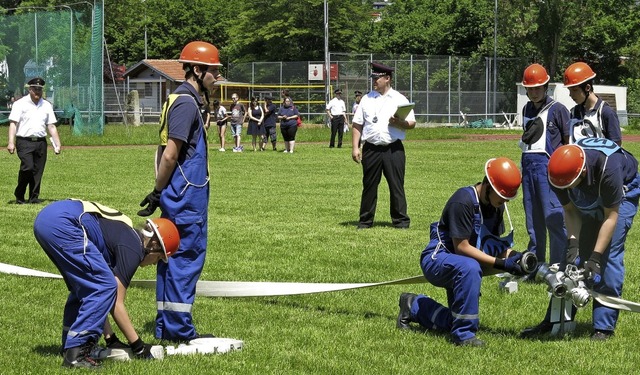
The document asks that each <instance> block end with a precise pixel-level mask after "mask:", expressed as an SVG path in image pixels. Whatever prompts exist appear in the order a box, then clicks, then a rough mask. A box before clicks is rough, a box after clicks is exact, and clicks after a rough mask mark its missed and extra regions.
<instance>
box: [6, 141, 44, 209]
mask: <svg viewBox="0 0 640 375" xmlns="http://www.w3.org/2000/svg"><path fill="white" fill-rule="evenodd" d="M16 151H17V153H18V158H20V171H19V172H18V186H16V189H15V190H14V192H13V194H14V195H15V196H16V199H18V200H24V195H25V193H26V191H27V187H29V200H33V199H37V198H38V196H39V195H40V181H42V174H43V173H44V166H45V164H46V163H47V140H46V138H39V139H38V140H32V139H31V138H22V137H16Z"/></svg>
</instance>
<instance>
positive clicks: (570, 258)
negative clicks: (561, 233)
mask: <svg viewBox="0 0 640 375" xmlns="http://www.w3.org/2000/svg"><path fill="white" fill-rule="evenodd" d="M565 262H567V264H572V265H574V266H577V265H578V264H580V249H578V240H577V239H576V238H570V239H569V241H568V243H567V254H566V255H565Z"/></svg>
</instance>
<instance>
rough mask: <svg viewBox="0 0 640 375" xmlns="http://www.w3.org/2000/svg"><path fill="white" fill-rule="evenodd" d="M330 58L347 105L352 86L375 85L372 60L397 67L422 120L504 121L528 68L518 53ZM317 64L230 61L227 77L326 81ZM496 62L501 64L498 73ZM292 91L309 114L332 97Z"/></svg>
mask: <svg viewBox="0 0 640 375" xmlns="http://www.w3.org/2000/svg"><path fill="white" fill-rule="evenodd" d="M330 60H331V61H330V65H331V69H330V71H331V73H330V76H331V80H330V85H331V87H332V88H340V89H342V91H343V92H344V93H345V94H344V95H343V98H344V99H345V101H346V102H347V108H351V104H352V101H353V100H354V95H353V92H354V91H356V90H358V91H362V92H368V91H370V90H371V80H370V79H369V73H370V63H371V62H372V61H376V62H380V63H383V64H385V65H388V66H391V67H393V68H394V69H395V74H394V77H393V83H392V85H393V87H394V88H395V89H396V90H398V91H400V92H402V93H403V94H404V95H405V96H406V97H407V98H408V99H409V101H412V102H415V103H416V107H415V113H416V118H417V120H418V122H420V123H448V124H452V123H453V124H457V123H461V122H463V120H465V119H468V120H470V121H473V120H479V119H485V120H491V122H502V121H504V120H505V117H507V116H512V115H513V114H515V113H517V111H518V109H517V108H516V105H517V103H516V102H517V88H516V82H518V81H519V80H521V79H522V70H523V69H524V68H525V67H526V61H525V60H524V59H517V58H510V59H505V58H498V59H495V60H494V59H493V58H477V59H474V58H468V57H454V56H415V55H411V56H404V57H394V58H390V57H388V56H377V55H362V54H359V55H358V54H335V53H332V54H331V55H330ZM318 65H320V66H322V65H323V62H317V61H308V62H304V61H298V62H253V63H237V64H233V63H232V64H229V67H228V72H227V78H228V79H230V80H231V81H234V82H243V83H248V84H254V85H265V84H274V85H281V86H286V85H288V84H290V85H301V84H313V83H322V82H323V81H316V80H310V78H311V74H310V73H311V72H310V70H311V69H312V67H316V66H318ZM494 66H497V70H496V71H495V72H494ZM494 76H495V79H494ZM328 91H329V90H327V92H328ZM291 95H292V97H293V99H294V100H295V101H296V103H300V104H302V105H303V107H302V108H301V110H302V111H303V112H305V113H307V114H309V115H322V114H323V113H324V106H323V105H322V104H320V103H322V102H323V101H326V100H327V99H328V98H327V97H326V93H319V92H317V90H316V91H315V92H311V91H305V90H303V89H296V91H294V92H291ZM311 102H315V103H311ZM462 114H464V116H463V115H462Z"/></svg>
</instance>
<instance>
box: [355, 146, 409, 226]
mask: <svg viewBox="0 0 640 375" xmlns="http://www.w3.org/2000/svg"><path fill="white" fill-rule="evenodd" d="M404 172H405V154H404V146H403V145H402V142H401V141H399V140H398V141H395V142H393V143H391V144H389V145H383V146H376V145H374V144H371V143H368V142H365V143H364V146H362V200H361V201H360V226H361V227H370V226H372V225H373V218H374V217H375V214H376V205H377V203H378V185H379V184H380V179H381V177H382V175H383V174H384V178H385V179H386V180H387V184H388V185H389V199H390V202H389V203H390V207H389V213H390V215H391V222H392V224H393V226H394V227H397V228H408V227H409V224H410V219H409V216H408V215H407V199H406V197H405V194H404Z"/></svg>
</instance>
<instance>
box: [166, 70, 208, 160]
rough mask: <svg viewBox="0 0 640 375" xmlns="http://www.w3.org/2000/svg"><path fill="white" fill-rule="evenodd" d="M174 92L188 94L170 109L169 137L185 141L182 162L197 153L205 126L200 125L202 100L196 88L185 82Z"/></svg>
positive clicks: (178, 99)
mask: <svg viewBox="0 0 640 375" xmlns="http://www.w3.org/2000/svg"><path fill="white" fill-rule="evenodd" d="M174 93H175V94H188V95H183V96H180V97H178V98H177V99H176V101H175V102H174V103H173V105H172V106H171V110H170V111H169V120H168V122H169V129H168V130H169V138H173V139H178V140H180V141H182V142H184V143H183V145H182V149H181V150H180V153H179V155H178V162H180V163H182V162H183V161H184V160H185V159H188V158H190V157H191V156H192V155H193V154H194V153H195V149H196V146H197V144H198V139H199V137H200V133H201V132H202V131H203V127H202V126H198V125H199V124H201V123H202V116H201V115H200V107H201V106H202V102H201V101H200V95H199V94H198V92H197V91H196V89H195V88H194V87H193V86H192V85H191V84H189V83H183V84H182V85H180V86H179V87H178V88H177V89H176V91H174Z"/></svg>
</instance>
